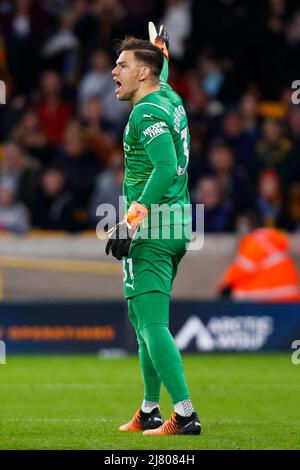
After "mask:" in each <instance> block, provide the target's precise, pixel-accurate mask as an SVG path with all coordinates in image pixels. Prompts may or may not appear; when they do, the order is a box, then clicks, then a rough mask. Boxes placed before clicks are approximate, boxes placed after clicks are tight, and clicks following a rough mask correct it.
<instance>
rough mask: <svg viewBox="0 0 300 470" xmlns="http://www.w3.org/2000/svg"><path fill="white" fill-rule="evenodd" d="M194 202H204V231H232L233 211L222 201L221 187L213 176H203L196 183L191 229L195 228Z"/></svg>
mask: <svg viewBox="0 0 300 470" xmlns="http://www.w3.org/2000/svg"><path fill="white" fill-rule="evenodd" d="M195 204H204V231H205V233H222V232H233V231H234V214H233V211H232V209H231V207H230V206H229V205H228V204H226V203H224V202H223V198H222V189H221V187H220V185H219V182H218V180H217V179H216V178H215V177H213V176H210V175H208V176H204V177H203V178H201V179H200V180H199V182H198V184H197V187H196V190H195V193H194V204H193V206H192V214H193V231H195V230H196V229H197V222H196V206H195ZM200 228H201V227H200Z"/></svg>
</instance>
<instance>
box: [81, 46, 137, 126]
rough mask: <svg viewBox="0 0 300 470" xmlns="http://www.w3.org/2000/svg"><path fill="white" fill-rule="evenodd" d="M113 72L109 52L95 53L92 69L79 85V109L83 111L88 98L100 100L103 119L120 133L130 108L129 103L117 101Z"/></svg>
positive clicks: (100, 50)
mask: <svg viewBox="0 0 300 470" xmlns="http://www.w3.org/2000/svg"><path fill="white" fill-rule="evenodd" d="M111 70H112V66H111V60H110V58H109V55H108V54H107V52H105V51H104V50H102V49H99V50H97V51H95V52H94V53H93V55H92V58H91V69H90V70H89V71H88V72H87V73H86V74H85V75H84V76H83V78H82V80H81V82H80V84H79V92H78V109H79V110H80V109H82V105H83V103H84V102H85V101H86V100H87V98H91V97H97V98H99V99H100V100H101V102H102V105H103V119H104V120H106V121H107V122H109V123H111V124H112V125H113V126H114V127H115V128H116V129H117V131H118V132H120V129H121V128H122V127H123V124H124V121H125V119H126V117H127V116H128V112H129V108H128V104H127V103H125V102H123V103H122V102H118V100H117V99H116V95H115V84H114V82H113V80H112V76H111Z"/></svg>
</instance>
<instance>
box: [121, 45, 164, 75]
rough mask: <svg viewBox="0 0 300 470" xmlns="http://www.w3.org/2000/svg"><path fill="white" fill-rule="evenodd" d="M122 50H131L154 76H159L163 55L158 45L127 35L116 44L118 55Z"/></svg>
mask: <svg viewBox="0 0 300 470" xmlns="http://www.w3.org/2000/svg"><path fill="white" fill-rule="evenodd" d="M123 51H133V52H134V55H135V58H136V59H137V60H138V61H140V62H143V63H144V64H145V65H147V66H148V67H149V68H150V70H151V73H152V75H153V76H154V77H156V78H159V75H160V73H161V70H162V68H163V63H164V55H163V53H162V51H161V50H160V49H158V47H156V46H153V44H151V42H150V41H145V40H144V39H137V38H135V37H132V36H129V37H126V38H125V39H123V41H121V43H119V44H118V45H117V48H116V52H117V55H118V56H119V55H120V54H121V53H122V52H123Z"/></svg>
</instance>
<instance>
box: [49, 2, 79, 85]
mask: <svg viewBox="0 0 300 470" xmlns="http://www.w3.org/2000/svg"><path fill="white" fill-rule="evenodd" d="M74 23H75V15H74V12H73V11H72V10H68V11H66V12H64V13H62V14H61V17H60V27H59V30H58V31H56V32H55V33H54V34H53V35H52V36H50V37H49V38H48V39H47V41H46V42H45V43H44V45H43V48H42V55H43V57H44V59H45V61H46V64H47V68H49V69H50V68H51V69H55V70H58V71H59V72H60V75H61V76H62V78H63V79H64V80H65V81H66V82H67V83H68V82H69V83H71V84H72V83H73V82H74V81H75V76H76V70H77V66H78V64H77V61H78V48H79V42H78V39H77V37H76V35H75V34H74V32H73V29H74Z"/></svg>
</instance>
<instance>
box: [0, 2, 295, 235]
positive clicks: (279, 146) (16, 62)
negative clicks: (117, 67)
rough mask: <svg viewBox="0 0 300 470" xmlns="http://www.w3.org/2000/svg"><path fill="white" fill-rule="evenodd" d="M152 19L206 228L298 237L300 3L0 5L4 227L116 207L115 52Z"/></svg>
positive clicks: (78, 218)
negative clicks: (179, 109) (166, 41)
mask: <svg viewBox="0 0 300 470" xmlns="http://www.w3.org/2000/svg"><path fill="white" fill-rule="evenodd" d="M149 20H152V21H154V22H155V23H156V24H159V23H160V22H163V23H164V24H165V26H166V28H167V29H168V31H169V34H170V54H171V62H170V83H171V85H172V86H173V88H174V89H175V90H176V91H178V93H180V95H181V96H182V98H183V100H184V104H185V107H186V110H187V113H188V117H189V126H190V132H191V154H190V163H189V187H190V192H191V197H192V201H193V204H196V203H203V204H204V207H205V214H204V216H205V230H206V231H207V232H210V233H219V232H241V233H243V232H245V231H247V230H249V228H253V227H255V226H265V227H278V228H282V229H285V230H288V231H291V232H294V231H297V230H300V106H299V105H294V104H292V94H293V93H294V92H295V90H293V89H292V82H293V81H294V80H297V79H300V61H299V57H300V1H299V0H295V1H293V0H259V1H258V0H252V1H246V0H209V1H205V2H202V1H196V0H194V1H192V0H165V1H163V0H147V2H140V1H138V0H0V79H1V80H3V81H4V82H5V84H6V92H7V101H6V105H0V230H6V231H12V232H15V233H24V232H26V231H27V230H28V229H29V228H36V229H44V230H66V231H70V232H77V231H81V230H86V229H89V228H94V227H95V225H96V223H97V221H98V218H97V216H96V208H97V206H98V205H99V204H101V203H112V204H114V205H117V204H118V197H119V195H120V194H121V186H122V179H123V154H122V133H123V129H124V126H125V125H126V121H127V119H128V116H129V113H130V106H129V104H128V103H125V102H123V103H120V102H118V101H117V100H116V98H115V92H114V88H115V86H114V83H113V81H112V78H111V70H112V68H113V64H114V62H115V60H116V57H115V53H114V48H115V45H116V41H117V40H118V39H122V38H123V37H124V36H125V35H135V36H137V37H142V38H147V24H148V21H149Z"/></svg>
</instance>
